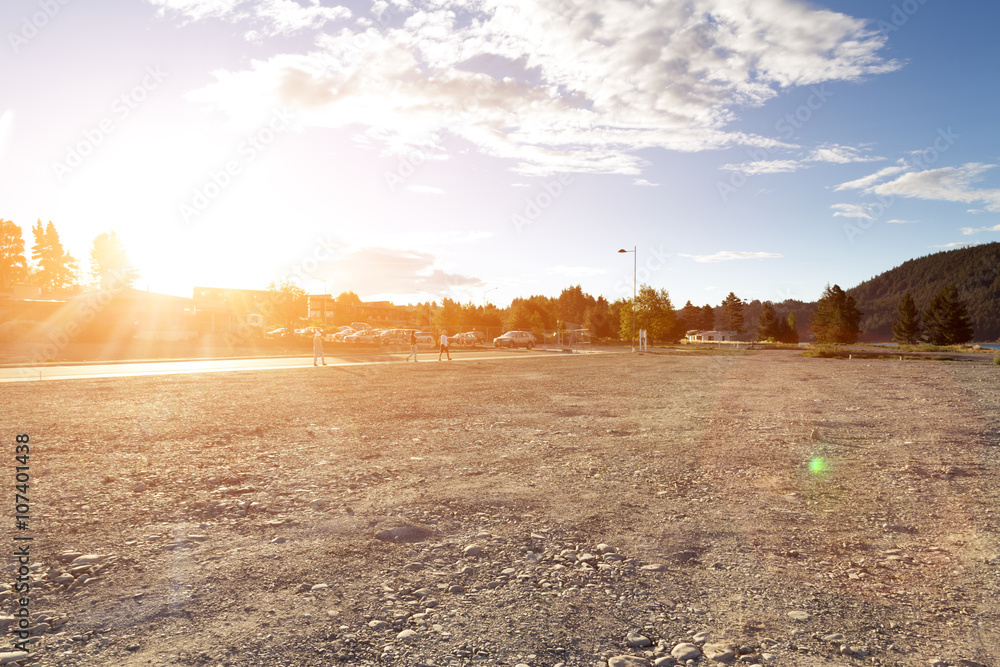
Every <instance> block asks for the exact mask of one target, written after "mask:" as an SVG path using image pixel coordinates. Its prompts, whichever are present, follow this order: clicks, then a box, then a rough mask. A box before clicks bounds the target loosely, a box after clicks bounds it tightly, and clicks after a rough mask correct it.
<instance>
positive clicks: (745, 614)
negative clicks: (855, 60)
mask: <svg viewBox="0 0 1000 667" xmlns="http://www.w3.org/2000/svg"><path fill="white" fill-rule="evenodd" d="M0 397H2V400H3V404H4V431H3V435H4V438H5V441H9V439H10V438H11V437H12V435H13V434H14V433H28V434H29V435H30V437H31V446H32V450H31V475H32V485H31V489H30V491H31V493H30V499H31V504H32V516H33V518H32V520H31V534H32V535H33V536H34V541H33V542H32V547H31V550H32V555H33V558H32V562H33V564H32V566H31V575H30V576H31V578H32V580H33V581H32V588H31V599H30V609H31V612H32V613H33V617H32V621H31V633H32V638H31V640H30V641H31V642H32V643H31V652H30V655H29V656H28V657H27V658H22V659H21V660H20V661H19V662H16V663H13V664H21V665H28V664H37V665H45V666H55V665H78V666H89V665H116V666H118V665H169V664H178V665H207V666H213V667H214V666H219V665H226V666H233V667H235V666H244V665H268V666H270V665H294V666H311V665H333V664H356V665H382V664H387V665H390V664H391V665H400V666H414V665H435V666H441V665H510V666H514V665H528V666H530V667H535V666H549V667H551V666H555V665H560V664H562V665H566V666H570V665H582V666H587V667H592V666H597V665H603V666H609V667H628V666H632V667H634V666H638V665H660V664H666V665H674V664H685V663H686V662H687V663H688V664H699V665H713V664H731V663H742V664H751V665H753V664H760V665H804V666H809V665H844V664H881V665H934V664H937V665H954V666H958V665H965V666H966V667H970V666H971V667H974V666H975V665H977V664H978V665H997V664H1000V641H998V640H1000V631H998V606H1000V605H998V601H997V600H998V599H1000V595H998V589H1000V577H998V573H997V570H998V565H1000V545H998V532H997V525H998V519H1000V514H998V512H1000V507H998V495H1000V489H998V485H997V482H998V477H1000V475H998V473H1000V469H998V463H1000V457H998V452H1000V448H998V447H997V445H998V444H1000V368H998V367H997V366H995V365H993V364H990V363H983V362H971V361H970V362H940V361H915V360H914V361H904V362H900V361H888V360H852V361H848V360H829V359H805V358H802V357H800V356H798V355H797V353H795V352H777V351H770V352H759V351H758V352H744V353H731V352H730V353H709V354H703V353H693V352H686V353H683V354H647V355H627V354H593V355H552V357H550V358H537V359H507V360H499V359H497V360H488V361H462V362H453V363H448V362H441V363H438V362H436V361H422V362H421V363H419V364H405V365H404V364H403V363H402V362H400V363H399V364H391V365H374V366H363V367H349V368H348V367H344V368H340V367H333V366H331V367H326V368H323V367H320V368H307V369H297V370H290V371H289V370H283V371H261V372H241V373H220V374H209V375H187V376H184V375H178V376H165V377H155V378H149V377H143V378H124V379H106V380H86V381H71V382H45V383H36V384H27V383H23V384H21V383H19V384H10V385H3V386H0ZM10 450H11V451H12V450H13V444H11V445H10ZM8 470H9V473H8V474H9V475H10V477H11V478H12V479H11V482H10V484H11V485H13V475H14V473H13V464H12V465H11V468H9V469H8ZM10 532H11V533H13V530H11V531H10ZM88 557H89V558H88ZM16 567H17V566H16V565H7V566H6V570H5V581H6V583H7V584H8V587H9V586H10V585H13V584H14V583H15V577H16V576H17V573H16ZM0 603H2V605H3V609H0V613H8V614H11V613H14V612H15V611H17V609H18V605H17V603H16V601H15V600H14V599H12V596H11V594H10V593H7V594H4V593H0ZM3 619H4V617H2V616H0V627H3V626H5V625H7V626H10V627H11V628H14V627H16V626H17V619H15V618H14V617H12V616H11V617H8V620H6V621H4V620H3ZM14 641H16V639H15V636H14V634H12V630H11V631H8V634H7V638H6V642H5V643H4V646H6V647H7V648H0V653H2V652H3V651H12V650H13V648H12V642H14ZM9 657H11V658H14V657H16V656H15V655H11V656H9ZM3 659H4V658H3V656H2V655H0V662H2V660H3ZM689 661H690V662H689Z"/></svg>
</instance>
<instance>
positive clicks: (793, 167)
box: [722, 144, 885, 176]
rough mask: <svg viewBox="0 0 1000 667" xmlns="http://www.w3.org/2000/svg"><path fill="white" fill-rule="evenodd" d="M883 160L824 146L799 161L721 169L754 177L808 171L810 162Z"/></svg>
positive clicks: (853, 150) (854, 150)
mask: <svg viewBox="0 0 1000 667" xmlns="http://www.w3.org/2000/svg"><path fill="white" fill-rule="evenodd" d="M884 159H885V158H883V157H878V156H875V155H864V154H862V152H861V149H860V148H856V147H854V146H843V145H841V144H824V145H822V146H820V147H819V148H815V149H813V150H812V151H811V152H810V153H809V154H808V155H806V156H805V157H803V158H801V159H795V160H793V159H786V160H758V161H756V162H743V163H741V164H726V165H723V166H722V169H724V170H726V171H738V172H741V173H743V174H746V175H747V176H756V175H758V174H781V173H790V172H795V171H798V170H799V169H808V168H809V163H810V162H830V163H834V164H849V163H851V162H877V161H879V160H884Z"/></svg>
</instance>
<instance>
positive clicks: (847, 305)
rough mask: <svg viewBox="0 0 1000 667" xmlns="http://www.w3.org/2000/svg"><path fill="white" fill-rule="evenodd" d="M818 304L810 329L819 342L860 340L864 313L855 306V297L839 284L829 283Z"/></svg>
mask: <svg viewBox="0 0 1000 667" xmlns="http://www.w3.org/2000/svg"><path fill="white" fill-rule="evenodd" d="M816 306H817V309H816V314H815V315H813V319H812V322H811V323H810V329H811V330H812V333H813V336H815V338H816V342H817V343H842V344H850V343H856V342H858V336H859V335H860V334H861V315H862V313H861V311H859V310H858V309H857V307H856V306H855V302H854V297H852V296H850V295H848V294H847V293H846V292H844V290H842V289H840V286H839V285H834V286H833V287H830V286H829V285H827V286H826V289H825V290H823V296H822V297H820V299H819V301H818V302H817V303H816Z"/></svg>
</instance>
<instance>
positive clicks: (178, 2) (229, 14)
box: [147, 0, 351, 42]
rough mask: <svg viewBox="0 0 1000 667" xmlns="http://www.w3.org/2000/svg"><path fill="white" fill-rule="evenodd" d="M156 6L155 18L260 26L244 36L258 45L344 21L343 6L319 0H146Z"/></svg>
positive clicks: (347, 15) (344, 10)
mask: <svg viewBox="0 0 1000 667" xmlns="http://www.w3.org/2000/svg"><path fill="white" fill-rule="evenodd" d="M147 2H149V3H150V4H151V5H153V6H155V7H158V8H159V9H158V10H157V15H158V16H161V17H164V16H167V15H168V14H173V15H179V16H183V17H185V18H187V19H188V20H190V21H203V20H205V19H210V18H211V19H222V20H227V21H231V22H233V23H247V24H263V25H262V30H263V32H261V31H259V30H248V31H247V32H246V33H245V34H244V37H245V38H246V39H247V41H250V42H259V41H261V39H262V38H263V37H265V36H274V35H290V34H293V33H296V32H299V31H301V30H307V29H311V30H316V29H319V28H322V27H323V26H324V25H326V24H327V23H328V22H331V21H338V20H341V19H347V18H350V16H351V10H350V9H348V8H347V7H341V6H337V7H325V6H323V5H322V4H320V2H319V0H307V4H306V6H302V5H300V4H299V3H298V2H295V0H147Z"/></svg>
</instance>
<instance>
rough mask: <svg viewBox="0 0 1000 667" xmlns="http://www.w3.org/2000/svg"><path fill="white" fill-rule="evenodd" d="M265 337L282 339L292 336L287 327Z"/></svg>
mask: <svg viewBox="0 0 1000 667" xmlns="http://www.w3.org/2000/svg"><path fill="white" fill-rule="evenodd" d="M264 335H265V336H267V337H268V338H281V337H282V336H288V335H290V334H289V332H288V329H286V328H285V327H281V328H280V329H274V330H273V331H268V332H267V333H266V334H264Z"/></svg>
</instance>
